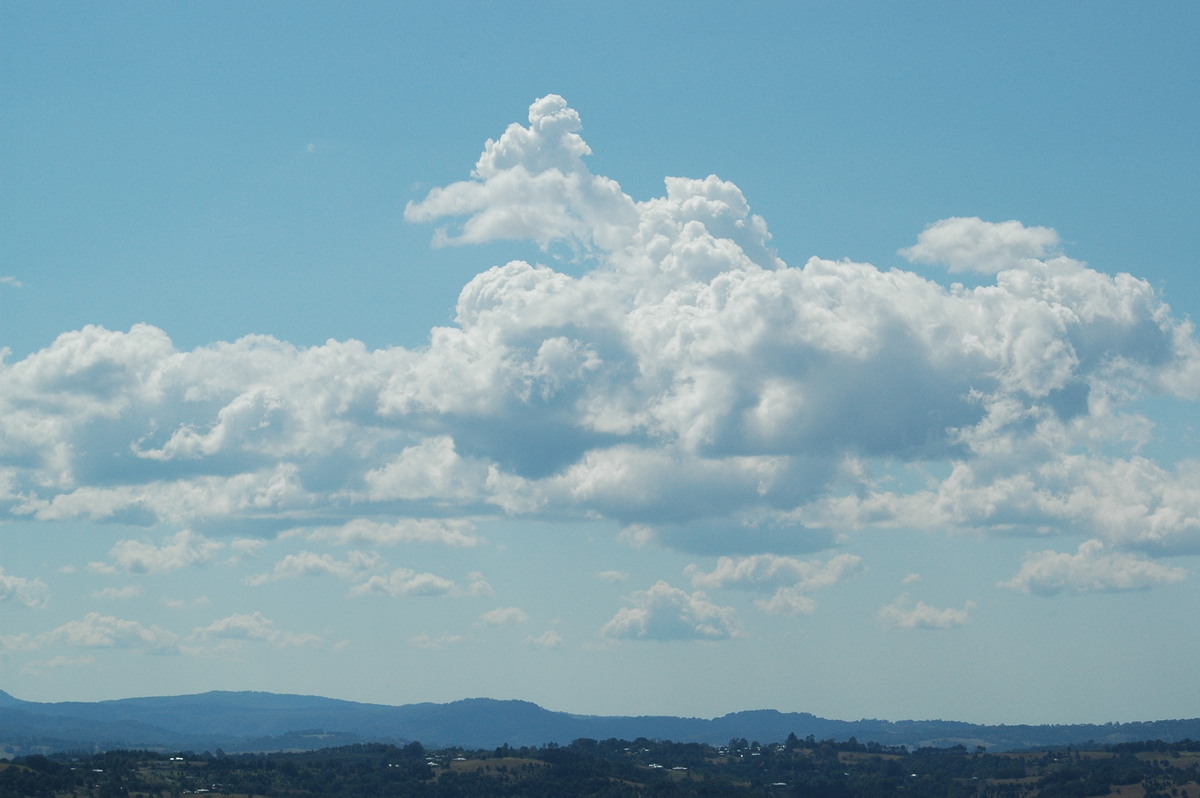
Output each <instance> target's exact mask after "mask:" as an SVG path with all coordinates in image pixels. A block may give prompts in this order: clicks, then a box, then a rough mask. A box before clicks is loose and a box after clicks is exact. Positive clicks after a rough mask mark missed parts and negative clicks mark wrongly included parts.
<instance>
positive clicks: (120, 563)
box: [91, 529, 224, 574]
mask: <svg viewBox="0 0 1200 798" xmlns="http://www.w3.org/2000/svg"><path fill="white" fill-rule="evenodd" d="M222 548H224V544H223V543H221V542H220V541H216V540H209V539H207V538H205V537H204V536H203V535H198V534H196V533H195V532H192V531H191V530H188V529H184V530H181V531H180V532H177V533H176V534H175V535H173V536H172V537H170V538H168V539H167V541H165V542H164V543H163V545H161V546H155V545H154V544H153V543H149V542H147V541H144V540H122V541H118V542H117V544H116V545H114V546H113V547H112V549H111V550H110V551H109V553H108V556H109V557H110V558H111V559H112V560H113V562H115V563H116V567H117V568H120V569H121V570H123V571H125V572H126V573H133V574H146V573H150V574H160V573H168V572H170V571H177V570H179V569H180V568H186V567H187V566H189V565H202V564H204V563H208V562H212V560H213V559H215V558H216V556H217V552H219V551H220V550H221V549H222ZM91 567H92V569H93V570H97V571H110V572H111V571H113V570H116V568H114V567H113V566H112V565H109V564H107V563H91Z"/></svg>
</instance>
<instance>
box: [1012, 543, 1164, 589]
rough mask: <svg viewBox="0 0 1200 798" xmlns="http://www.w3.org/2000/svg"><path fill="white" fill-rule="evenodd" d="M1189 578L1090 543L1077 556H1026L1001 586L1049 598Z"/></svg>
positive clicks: (1061, 554)
mask: <svg viewBox="0 0 1200 798" xmlns="http://www.w3.org/2000/svg"><path fill="white" fill-rule="evenodd" d="M1186 578H1187V571H1186V570H1184V569H1183V568H1178V567H1174V566H1167V565H1162V564H1161V563H1156V562H1153V561H1151V560H1147V559H1146V558H1144V557H1139V556H1136V555H1133V554H1127V553H1122V552H1112V553H1106V551H1105V546H1104V543H1103V542H1101V541H1099V540H1088V541H1085V542H1084V543H1081V544H1080V545H1079V548H1078V550H1076V552H1075V553H1074V554H1070V553H1067V552H1056V551H1040V552H1037V553H1034V554H1030V555H1028V556H1026V558H1025V562H1024V563H1022V564H1021V569H1020V570H1019V571H1018V572H1017V574H1016V576H1014V577H1013V578H1012V579H1009V580H1007V581H1005V582H1001V583H1000V585H1001V586H1002V587H1009V588H1013V589H1015V590H1023V591H1025V592H1026V593H1036V594H1038V595H1042V596H1048V595H1054V594H1055V593H1059V592H1061V591H1063V590H1070V591H1075V592H1080V593H1082V592H1086V591H1090V590H1138V589H1144V588H1148V587H1155V586H1158V585H1169V584H1172V583H1175V582H1181V581H1183V580H1184V579H1186Z"/></svg>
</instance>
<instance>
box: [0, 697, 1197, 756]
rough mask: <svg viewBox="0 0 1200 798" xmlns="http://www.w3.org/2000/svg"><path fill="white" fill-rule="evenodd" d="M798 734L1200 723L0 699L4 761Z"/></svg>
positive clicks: (868, 735)
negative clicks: (1007, 722) (133, 752)
mask: <svg viewBox="0 0 1200 798" xmlns="http://www.w3.org/2000/svg"><path fill="white" fill-rule="evenodd" d="M788 734H795V735H796V736H797V737H800V738H805V737H808V736H810V735H811V736H812V737H814V738H816V739H817V740H828V739H833V740H839V741H844V740H848V739H850V738H851V737H854V738H857V739H858V741H859V742H863V743H866V742H877V743H881V744H883V745H905V746H908V747H909V748H918V747H922V746H933V747H949V746H953V745H964V746H966V747H967V748H969V749H974V748H975V747H976V746H984V747H986V748H988V749H989V750H1013V749H1020V748H1035V747H1044V746H1065V745H1080V744H1083V743H1086V742H1089V741H1094V742H1097V743H1118V742H1129V741H1135V740H1155V739H1158V740H1165V741H1177V740H1183V739H1200V718H1193V719H1189V720H1159V721H1148V722H1141V723H1110V724H1103V725H1100V724H1073V725H1055V726H983V725H978V724H972V723H960V722H956V721H945V720H903V721H886V720H856V721H844V720H828V719H825V718H819V717H817V716H815V715H810V714H808V713H807V712H776V711H775V710H770V709H764V710H755V711H750V712H735V713H732V714H729V715H723V716H722V717H719V718H712V719H704V718H677V717H668V716H641V717H603V716H595V715H572V714H569V713H566V712H552V711H550V710H546V709H543V708H541V707H539V706H538V705H537V704H532V703H529V702H527V701H497V700H494V699H490V698H471V699H466V700H463V701H454V702H451V703H448V704H430V703H424V704H406V705H404V706H388V705H384V704H361V703H357V702H354V701H341V700H338V699H333V698H321V697H319V696H301V695H279V694H276V693H258V692H209V693H200V694H197V695H182V696H161V697H149V698H125V699H120V700H117V701H96V702H77V701H63V702H56V703H41V702H36V701H22V700H20V699H17V698H14V697H12V696H11V695H9V694H8V693H5V692H4V691H2V690H0V756H6V757H12V756H17V755H22V754H29V753H47V752H50V751H60V750H87V751H92V750H107V749H114V748H145V749H151V750H167V751H188V750H191V751H196V752H200V751H205V750H208V751H216V750H217V749H218V748H220V749H222V750H224V751H225V752H227V753H235V752H243V751H285V750H312V749H318V748H329V747H333V746H338V745H347V744H350V743H355V742H388V743H395V744H404V743H407V742H412V741H414V740H416V741H419V742H421V743H422V744H423V745H424V746H426V747H429V748H441V747H449V746H462V747H464V748H470V749H478V748H495V747H498V746H501V745H503V744H505V743H507V744H509V745H512V746H522V745H530V746H537V745H543V744H546V743H558V744H566V743H569V742H571V741H572V740H576V739H579V738H581V737H587V738H592V739H597V740H605V739H609V738H614V737H615V738H618V739H624V740H636V739H637V738H639V737H644V738H647V739H651V740H654V739H658V740H673V741H676V742H704V743H712V744H724V743H727V742H729V741H730V740H731V739H734V738H745V739H746V740H750V741H755V740H757V741H759V742H762V743H769V742H782V741H783V740H784V739H786V738H787V736H788Z"/></svg>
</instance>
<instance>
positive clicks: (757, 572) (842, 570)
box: [685, 554, 862, 615]
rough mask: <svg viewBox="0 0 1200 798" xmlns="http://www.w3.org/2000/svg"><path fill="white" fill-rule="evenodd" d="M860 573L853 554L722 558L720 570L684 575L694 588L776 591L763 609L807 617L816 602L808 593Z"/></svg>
mask: <svg viewBox="0 0 1200 798" xmlns="http://www.w3.org/2000/svg"><path fill="white" fill-rule="evenodd" d="M861 570H862V558H861V557H858V556H855V555H853V554H838V555H836V556H834V557H832V558H831V559H829V560H828V561H826V562H820V561H817V560H809V561H803V560H798V559H796V558H794V557H781V556H778V555H774V554H756V555H753V556H750V557H741V558H734V557H721V558H720V559H719V560H718V561H717V567H716V568H715V569H713V570H712V571H709V572H707V573H706V572H704V571H702V570H700V568H699V567H697V566H696V565H689V566H688V567H687V569H686V571H685V572H686V573H687V574H688V576H690V577H691V579H692V585H693V586H694V587H699V588H704V589H707V590H714V589H718V588H725V587H733V588H742V589H749V590H760V591H762V590H766V591H773V594H772V596H771V597H770V598H768V599H761V600H759V601H758V602H757V605H758V606H759V607H760V608H761V609H763V610H766V611H767V612H773V613H779V614H784V615H796V614H806V615H807V614H811V613H812V612H813V611H814V610H816V602H815V601H813V600H812V599H811V598H810V597H809V596H808V595H807V594H808V593H809V592H811V591H813V590H818V589H820V588H824V587H829V586H831V585H834V584H836V583H837V582H839V581H841V579H843V578H844V577H846V576H849V575H851V574H855V573H858V572H860V571H861Z"/></svg>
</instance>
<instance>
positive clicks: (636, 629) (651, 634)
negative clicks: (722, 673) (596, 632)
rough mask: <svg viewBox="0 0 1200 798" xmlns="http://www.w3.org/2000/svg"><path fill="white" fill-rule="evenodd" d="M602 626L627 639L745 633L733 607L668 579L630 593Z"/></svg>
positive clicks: (610, 633)
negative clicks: (610, 618)
mask: <svg viewBox="0 0 1200 798" xmlns="http://www.w3.org/2000/svg"><path fill="white" fill-rule="evenodd" d="M628 601H629V602H630V604H631V605H632V606H629V607H622V608H621V609H620V610H618V611H617V614H616V615H614V616H613V617H612V620H610V621H609V622H608V623H606V624H605V625H604V627H603V628H602V629H601V634H602V635H604V636H605V637H609V638H614V639H626V640H722V639H726V638H730V637H738V636H740V635H741V627H740V625H739V624H738V622H737V618H736V615H735V613H734V611H733V608H732V607H721V606H718V605H716V604H714V603H712V602H711V601H710V600H709V599H708V596H707V595H705V594H704V593H703V592H701V591H696V592H694V593H688V592H687V591H684V590H680V589H679V588H677V587H672V586H671V585H669V584H667V583H666V582H661V581H660V582H656V583H655V584H654V585H652V586H651V587H650V588H649V589H648V590H639V591H637V592H635V593H633V594H632V595H630V596H629V598H628Z"/></svg>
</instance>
